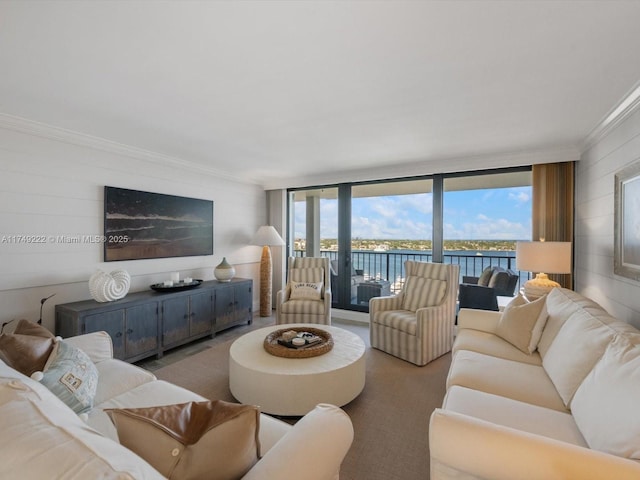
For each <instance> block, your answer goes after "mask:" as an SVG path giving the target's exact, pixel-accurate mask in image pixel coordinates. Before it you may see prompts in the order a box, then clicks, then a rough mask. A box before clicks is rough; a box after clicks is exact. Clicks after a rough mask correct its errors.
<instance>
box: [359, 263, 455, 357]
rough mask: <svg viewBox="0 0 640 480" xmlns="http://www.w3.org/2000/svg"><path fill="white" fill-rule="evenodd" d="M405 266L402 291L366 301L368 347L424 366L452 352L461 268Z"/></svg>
mask: <svg viewBox="0 0 640 480" xmlns="http://www.w3.org/2000/svg"><path fill="white" fill-rule="evenodd" d="M404 265H405V274H406V279H405V284H404V287H403V289H402V291H401V292H400V293H398V294H397V295H395V296H392V297H377V298H372V299H371V300H369V321H370V325H369V335H370V338H371V346H372V347H373V348H377V349H378V350H382V351H383V352H387V353H389V354H391V355H393V356H396V357H398V358H401V359H403V360H406V361H408V362H411V363H414V364H416V365H419V366H423V365H426V364H427V363H429V362H430V361H432V360H434V359H436V358H438V357H439V356H441V355H444V354H445V353H447V352H449V351H451V346H452V344H453V329H454V324H455V318H456V300H457V297H458V274H459V271H460V266H459V265H446V264H442V263H426V262H413V261H406V262H405V264H404Z"/></svg>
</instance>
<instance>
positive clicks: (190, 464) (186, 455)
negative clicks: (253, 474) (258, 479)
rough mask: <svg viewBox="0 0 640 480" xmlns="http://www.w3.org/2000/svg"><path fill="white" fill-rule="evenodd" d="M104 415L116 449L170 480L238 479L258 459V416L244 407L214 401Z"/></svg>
mask: <svg viewBox="0 0 640 480" xmlns="http://www.w3.org/2000/svg"><path fill="white" fill-rule="evenodd" d="M106 413H107V414H108V415H109V416H110V417H111V420H112V421H113V423H114V424H115V425H116V429H117V430H118V437H119V438H120V443H121V444H122V445H124V446H125V447H127V448H129V449H130V450H132V451H134V452H135V453H137V454H138V455H140V456H141V457H142V458H144V459H145V460H147V461H148V462H149V463H150V464H151V465H153V466H154V467H155V468H156V469H157V470H158V471H159V472H160V473H162V474H163V475H164V476H166V477H167V478H170V479H181V480H196V479H203V480H204V479H208V480H235V479H239V478H241V477H242V476H243V475H244V474H245V473H247V471H249V470H250V469H251V467H252V466H253V465H254V464H255V463H256V462H257V461H258V458H259V456H260V442H259V427H260V415H259V410H258V408H257V407H253V406H250V405H239V404H235V403H228V402H224V401H221V400H216V401H205V402H188V403H182V404H176V405H166V406H160V407H149V408H129V409H113V410H107V411H106Z"/></svg>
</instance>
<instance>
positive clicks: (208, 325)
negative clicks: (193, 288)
mask: <svg viewBox="0 0 640 480" xmlns="http://www.w3.org/2000/svg"><path fill="white" fill-rule="evenodd" d="M211 296H212V292H211V291H207V292H203V293H196V294H194V295H190V296H189V303H190V305H189V306H190V313H189V315H190V317H191V325H190V327H191V329H190V330H191V335H192V336H193V335H200V334H203V333H212V332H213V303H212V298H211Z"/></svg>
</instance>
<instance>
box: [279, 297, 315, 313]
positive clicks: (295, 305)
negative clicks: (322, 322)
mask: <svg viewBox="0 0 640 480" xmlns="http://www.w3.org/2000/svg"><path fill="white" fill-rule="evenodd" d="M280 311H281V312H282V313H304V314H311V315H322V314H324V302H323V301H322V300H296V299H293V300H288V301H286V302H283V303H282V304H281V305H280Z"/></svg>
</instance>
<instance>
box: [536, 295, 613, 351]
mask: <svg viewBox="0 0 640 480" xmlns="http://www.w3.org/2000/svg"><path fill="white" fill-rule="evenodd" d="M546 298H547V314H548V317H547V323H546V324H545V326H544V330H543V331H542V336H541V337H540V341H539V342H538V351H539V352H540V355H541V356H542V358H544V356H545V355H546V354H547V350H549V347H550V346H551V343H553V339H554V338H555V337H556V335H557V334H558V332H559V331H560V329H561V328H562V325H564V322H566V321H567V319H568V318H569V317H570V316H571V314H572V313H573V312H575V311H577V310H578V309H583V308H585V307H591V308H594V307H595V308H598V309H600V310H602V308H601V307H600V306H599V305H598V304H597V303H596V302H594V301H593V300H590V299H588V298H586V297H583V296H582V295H580V294H578V293H576V292H574V291H572V290H569V289H567V288H554V289H552V290H551V292H549V294H548V295H547V296H546Z"/></svg>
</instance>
